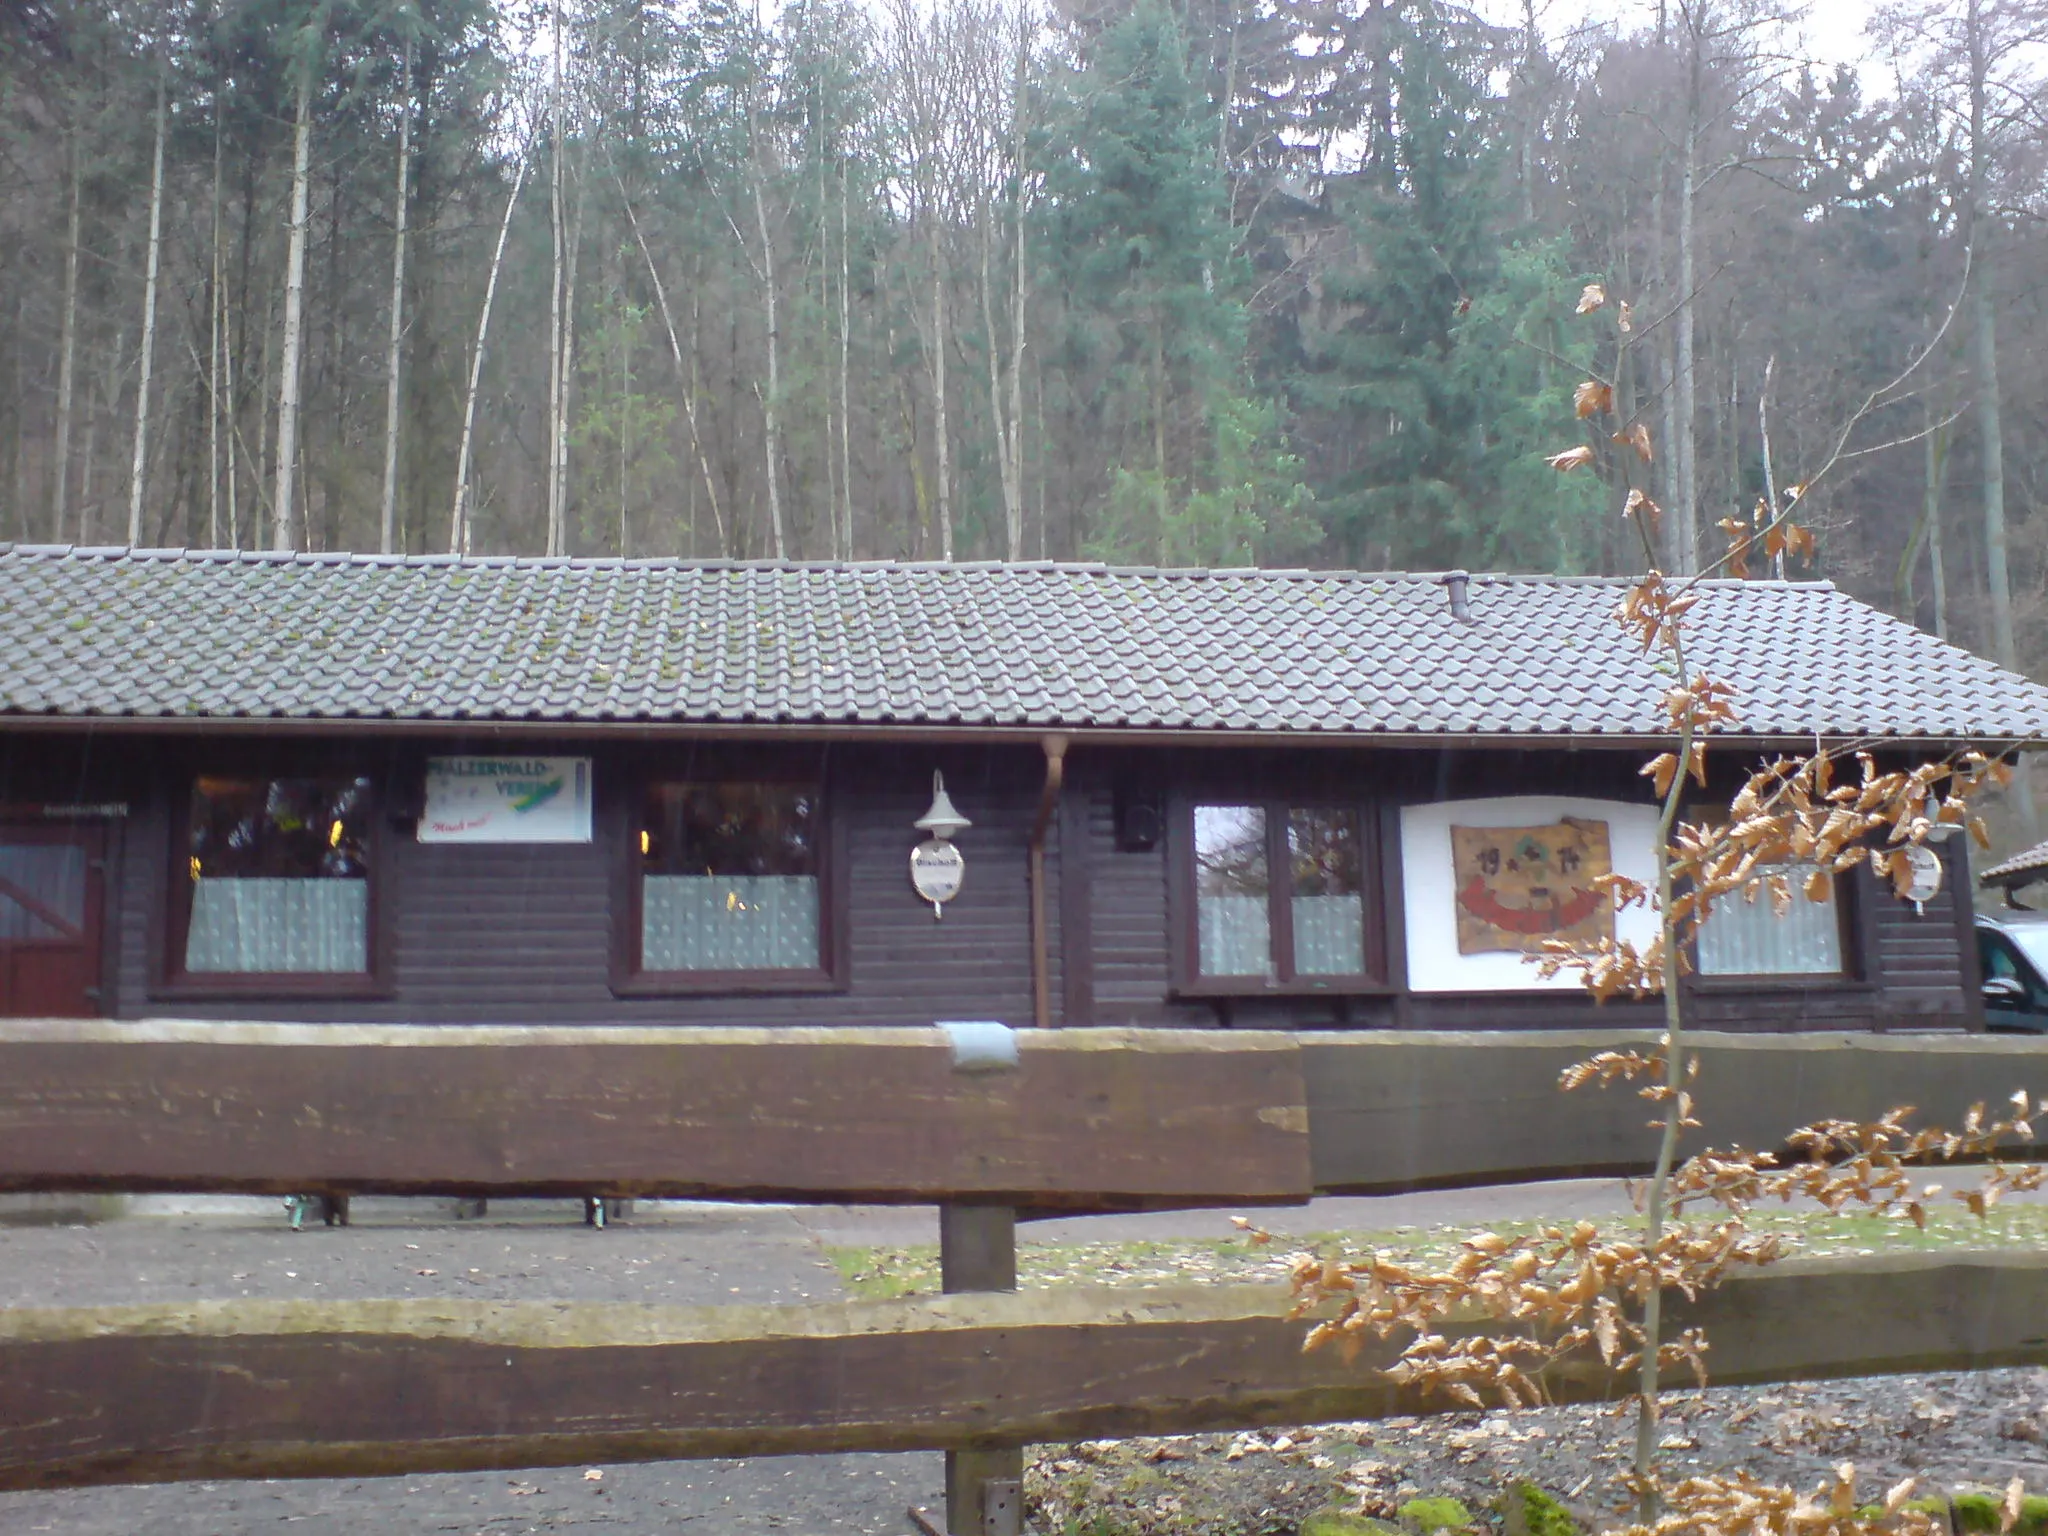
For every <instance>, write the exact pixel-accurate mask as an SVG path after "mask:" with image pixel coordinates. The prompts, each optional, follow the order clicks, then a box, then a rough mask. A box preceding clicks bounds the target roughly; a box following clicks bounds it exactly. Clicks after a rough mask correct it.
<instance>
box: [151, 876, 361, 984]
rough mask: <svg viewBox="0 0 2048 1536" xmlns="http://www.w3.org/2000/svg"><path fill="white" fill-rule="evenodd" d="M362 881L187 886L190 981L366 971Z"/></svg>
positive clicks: (226, 881) (266, 880)
mask: <svg viewBox="0 0 2048 1536" xmlns="http://www.w3.org/2000/svg"><path fill="white" fill-rule="evenodd" d="M369 915H370V883H369V881H367V880H290V879H276V878H251V879H216V878H213V877H211V876H209V877H207V878H205V879H202V880H196V881H194V882H193V884H192V921H191V922H190V924H189V925H188V926H187V927H186V930H185V970H186V973H187V974H188V975H200V976H204V975H214V974H221V973H227V974H233V973H238V972H239V973H250V972H253V973H278V972H294V971H310V972H329V973H343V974H345V973H349V972H360V971H366V970H368V969H369V968H370V945H369Z"/></svg>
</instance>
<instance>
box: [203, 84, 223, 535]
mask: <svg viewBox="0 0 2048 1536" xmlns="http://www.w3.org/2000/svg"><path fill="white" fill-rule="evenodd" d="M221 112H222V93H221V91H220V90H219V88H218V87H217V86H216V88H215V90H214V93H213V271H212V275H211V277H210V278H209V279H208V288H207V305H206V311H207V314H206V319H207V329H208V334H207V347H206V544H207V547H208V548H209V549H219V548H220V448H221V443H220V411H221V396H220V389H221V359H220V354H221V337H222V334H223V330H224V327H223V326H222V324H221V321H222V318H223V316H224V314H225V310H224V309H223V307H222V306H223V304H224V303H225V299H224V296H223V295H222V293H221V291H220V284H221V219H220V171H221Z"/></svg>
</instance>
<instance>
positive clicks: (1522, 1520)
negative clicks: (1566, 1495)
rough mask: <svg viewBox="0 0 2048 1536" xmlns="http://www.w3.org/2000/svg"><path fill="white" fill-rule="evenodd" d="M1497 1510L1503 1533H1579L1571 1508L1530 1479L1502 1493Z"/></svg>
mask: <svg viewBox="0 0 2048 1536" xmlns="http://www.w3.org/2000/svg"><path fill="white" fill-rule="evenodd" d="M1499 1510H1500V1524H1501V1531H1502V1533H1503V1536H1579V1522H1578V1521H1577V1520H1575V1519H1573V1518H1572V1513H1571V1511H1570V1510H1568V1509H1566V1508H1565V1507H1564V1506H1563V1505H1562V1504H1560V1503H1558V1501H1557V1500H1556V1499H1554V1498H1552V1497H1551V1496H1550V1495H1549V1494H1547V1493H1545V1492H1544V1491H1543V1490H1542V1489H1541V1488H1538V1487H1537V1486H1536V1485H1535V1484H1534V1483H1531V1482H1520V1483H1516V1484H1515V1485H1514V1486H1513V1487H1511V1488H1510V1489H1508V1491H1507V1492H1506V1493H1504V1494H1502V1495H1501V1496H1500V1504H1499Z"/></svg>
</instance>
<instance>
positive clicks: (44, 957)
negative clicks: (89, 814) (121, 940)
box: [0, 822, 106, 1018]
mask: <svg viewBox="0 0 2048 1536" xmlns="http://www.w3.org/2000/svg"><path fill="white" fill-rule="evenodd" d="M105 851H106V833H105V831H104V830H103V829H102V828H100V827H96V826H90V825H79V824H70V823H48V822H37V823H28V824H19V823H12V824H11V823H7V822H0V1017H12V1018H89V1017H92V1016H94V1015H96V1014H98V1013H99V1011H100V922H101V917H102V909H103V907H104V904H105V895H104V888H103V886H104V882H103V880H102V878H101V873H102V870H103V867H104V863H103V860H104V855H105Z"/></svg>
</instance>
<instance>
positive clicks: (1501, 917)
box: [1458, 880, 1600, 935]
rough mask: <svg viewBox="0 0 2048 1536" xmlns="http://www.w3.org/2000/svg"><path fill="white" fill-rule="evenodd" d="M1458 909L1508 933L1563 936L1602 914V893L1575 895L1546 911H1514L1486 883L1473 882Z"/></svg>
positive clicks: (1461, 898)
mask: <svg viewBox="0 0 2048 1536" xmlns="http://www.w3.org/2000/svg"><path fill="white" fill-rule="evenodd" d="M1458 905H1459V906H1461V907H1463V908H1464V909H1465V910H1466V911H1467V912H1470V913H1471V914H1472V915H1473V916H1474V917H1476V918H1478V919H1479V920H1480V921H1481V922H1484V923H1490V924H1492V925H1493V926H1494V927H1495V928H1498V929H1500V930H1502V931H1503V932H1505V933H1525V934H1530V935H1535V934H1540V933H1560V932H1562V931H1563V930H1565V929H1567V928H1573V927H1576V926H1578V925H1579V924H1580V923H1583V922H1584V921H1585V920H1586V919H1587V918H1589V917H1591V916H1592V915H1593V914H1594V913H1595V912H1597V911H1599V910H1600V893H1599V892H1598V891H1574V892H1572V894H1571V896H1570V897H1569V898H1568V899H1566V900H1564V901H1554V902H1552V903H1551V904H1550V905H1549V906H1547V907H1511V906H1509V905H1508V904H1507V903H1506V902H1504V901H1502V900H1501V899H1500V898H1499V897H1498V896H1496V895H1494V894H1493V890H1492V888H1491V887H1490V886H1488V885H1487V883H1486V882H1485V881H1484V880H1474V881H1473V882H1472V883H1471V884H1470V885H1468V886H1466V887H1465V888H1464V889H1463V890H1462V891H1460V892H1458Z"/></svg>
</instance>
